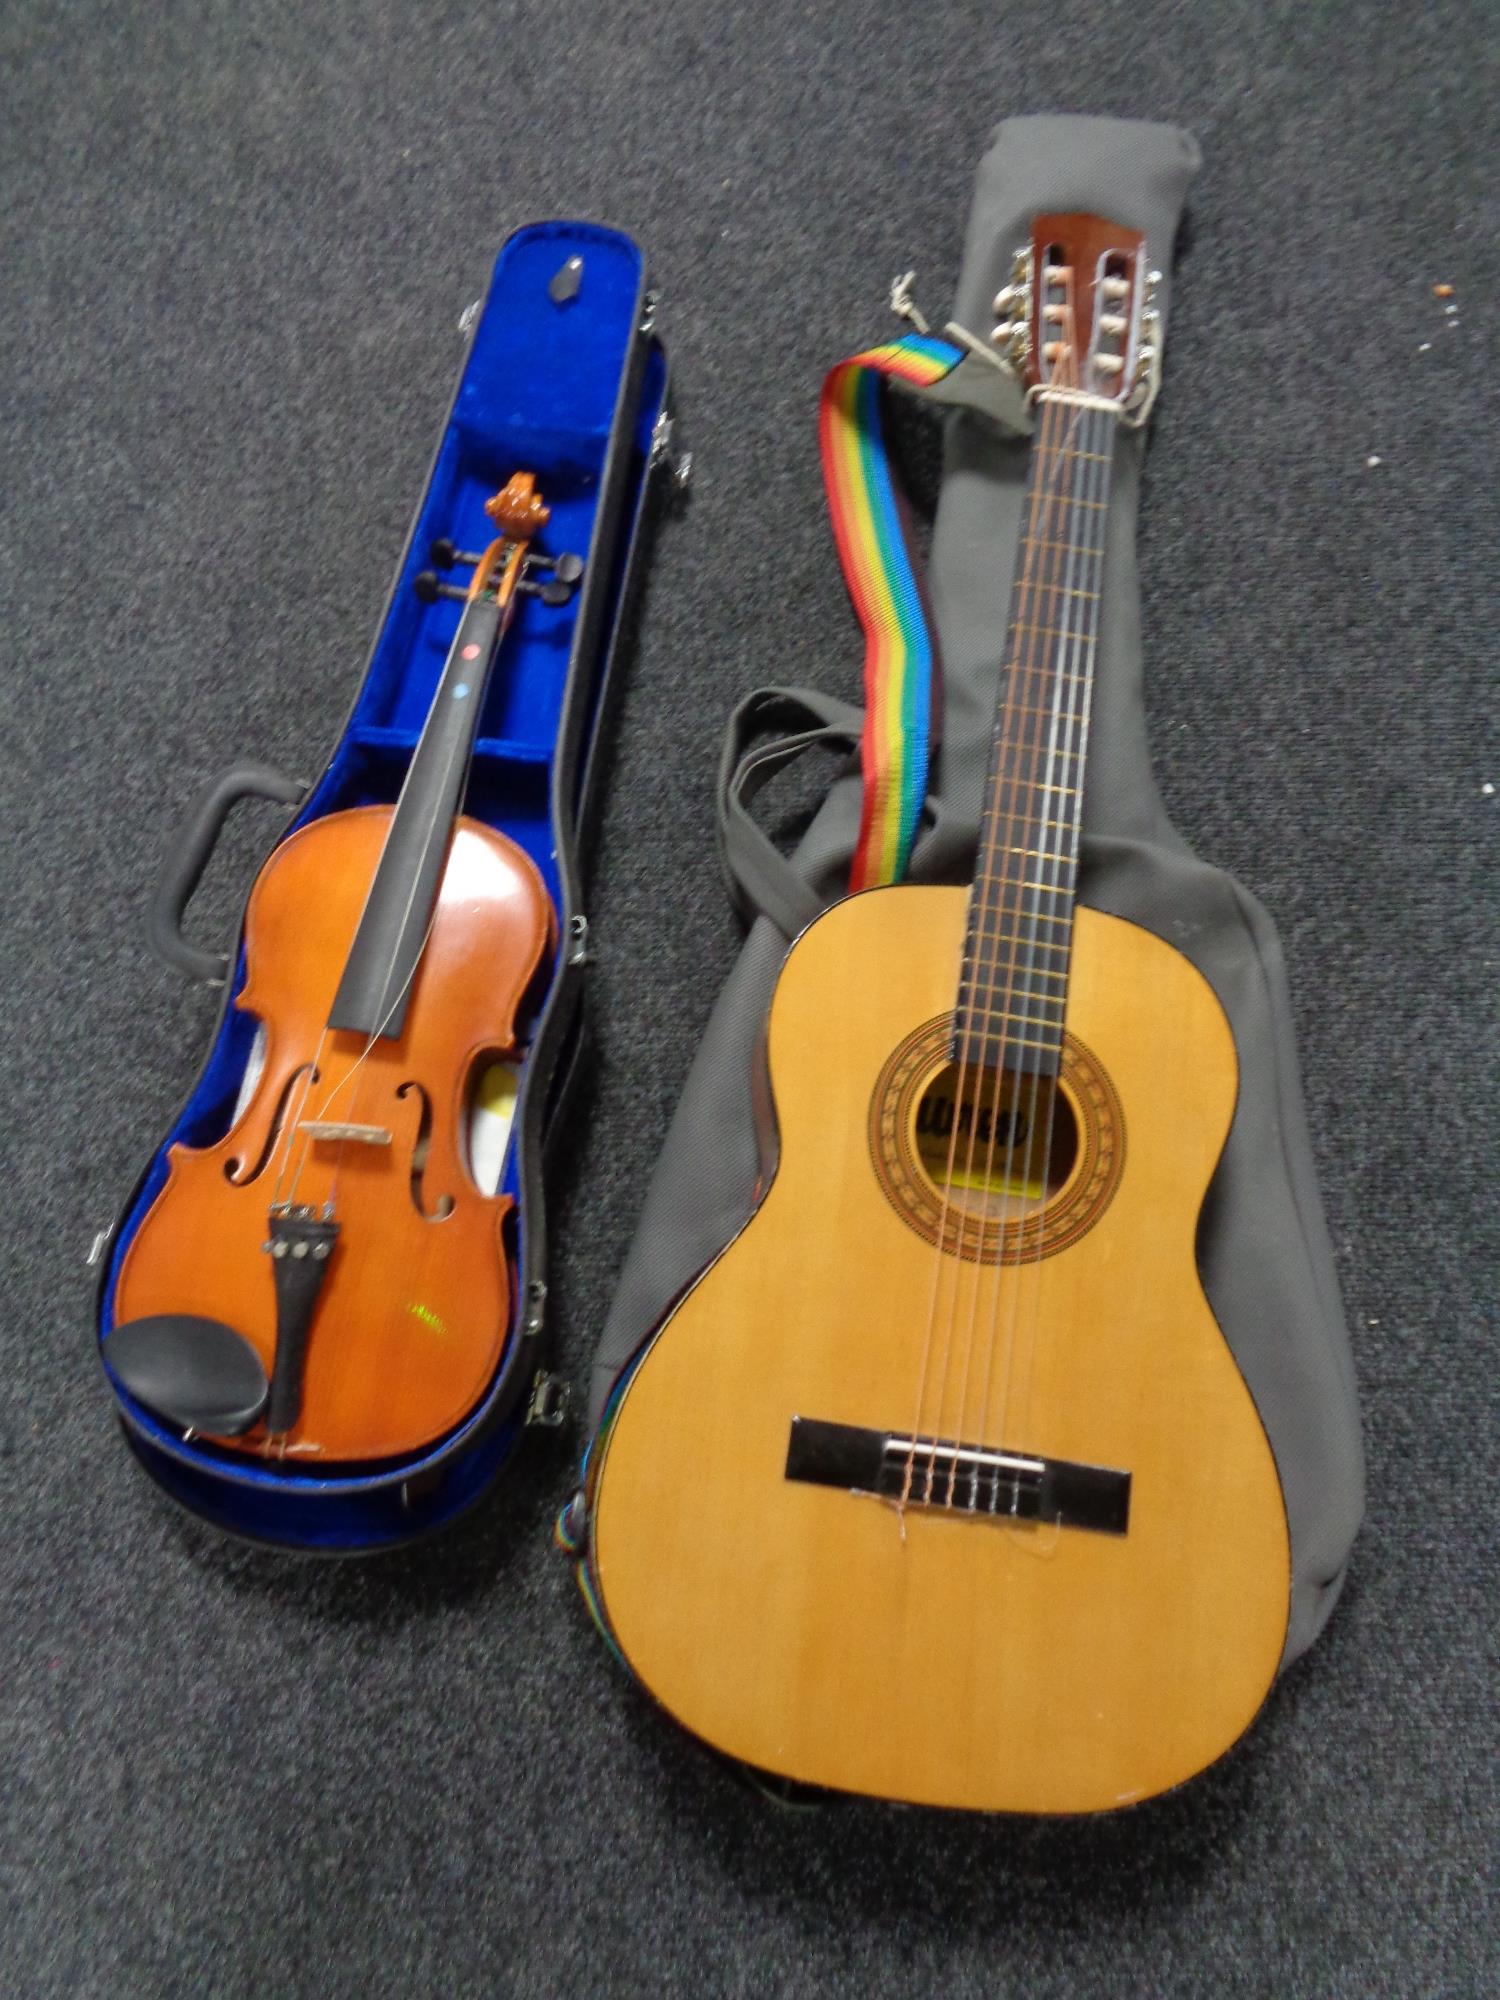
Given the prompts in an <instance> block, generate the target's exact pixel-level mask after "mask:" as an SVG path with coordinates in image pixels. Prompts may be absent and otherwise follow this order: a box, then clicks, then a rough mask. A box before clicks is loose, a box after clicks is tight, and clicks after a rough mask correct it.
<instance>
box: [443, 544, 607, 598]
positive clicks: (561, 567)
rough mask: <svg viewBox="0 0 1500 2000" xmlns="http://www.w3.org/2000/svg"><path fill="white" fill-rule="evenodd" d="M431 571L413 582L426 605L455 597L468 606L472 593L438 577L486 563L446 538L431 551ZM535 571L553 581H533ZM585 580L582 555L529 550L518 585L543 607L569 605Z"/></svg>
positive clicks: (517, 586) (518, 588)
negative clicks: (460, 567) (459, 567)
mask: <svg viewBox="0 0 1500 2000" xmlns="http://www.w3.org/2000/svg"><path fill="white" fill-rule="evenodd" d="M427 559H428V561H429V562H430V563H431V564H432V568H431V569H424V570H423V571H422V572H421V573H420V574H419V575H418V576H417V577H416V578H415V579H414V581H413V585H412V588H413V589H414V590H415V591H416V593H417V596H418V597H419V598H420V599H421V600H422V602H423V603H424V604H435V603H436V602H437V600H438V598H440V597H452V598H455V599H457V600H458V601H459V602H460V603H463V602H467V600H468V598H469V595H470V592H469V591H468V590H466V589H465V588H463V586H462V585H460V584H456V583H444V582H443V580H442V578H441V577H440V576H439V575H438V573H437V572H438V571H439V570H440V569H452V568H453V567H454V565H455V564H463V565H464V566H465V567H467V568H470V569H474V568H477V567H478V565H479V564H480V563H481V562H483V560H484V558H483V556H481V555H476V554H474V553H473V552H472V551H470V550H468V549H460V548H455V547H454V545H453V543H452V542H451V541H450V540H449V539H448V537H447V536H446V535H441V536H439V537H438V539H437V540H436V541H435V542H434V543H433V544H432V546H431V547H430V548H429V549H428V551H427ZM532 570H550V571H551V572H552V574H551V577H550V578H549V579H548V581H547V582H545V583H539V582H536V581H534V580H533V579H532V576H531V571H532ZM582 576H583V557H582V556H578V555H560V556H549V555H543V554H542V553H541V552H540V551H539V550H538V551H535V552H533V551H532V550H530V549H528V550H527V552H526V555H525V558H524V562H523V573H522V577H521V580H520V582H519V583H518V584H517V585H516V589H517V591H519V592H523V593H524V594H525V595H526V596H528V597H539V598H540V599H541V600H542V602H543V604H566V603H567V602H568V600H569V598H571V597H572V595H573V592H574V591H575V590H576V589H577V587H578V584H579V580H580V579H581V577H582Z"/></svg>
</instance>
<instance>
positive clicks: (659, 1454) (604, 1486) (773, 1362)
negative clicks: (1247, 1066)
mask: <svg viewBox="0 0 1500 2000" xmlns="http://www.w3.org/2000/svg"><path fill="white" fill-rule="evenodd" d="M966 893H967V892H966V891H964V890H962V889H943V888H914V887H901V888H889V889H880V890H874V891H871V892H869V893H867V894H864V895H860V896H856V897H853V898H850V899H849V900H848V901H845V902H843V903H840V904H838V905H836V906H835V907H834V908H833V909H832V910H830V911H829V912H828V913H827V914H826V915H825V916H823V917H822V918H821V919H819V920H818V921H817V922H816V923H814V924H813V925H812V926H811V927H810V928H809V930H807V931H806V932H805V933H804V934H803V936H802V937H801V939H800V940H799V941H798V942H797V944H796V945H795V946H794V948H793V949H792V951H791V953H790V955H789V956H788V959H787V961H786V965H785V967H784V969H783V972H782V975H781V978H780V982H779V984H778V987H777V990H776V994H775V998H774V1002H773V1005H772V1009H771V1014H770V1021H769V1029H768V1065H769V1075H770V1086H771V1093H772V1097H773V1099H774V1105H775V1111H776V1117H777V1125H778V1132H779V1160H778V1164H777V1166H776V1168H775V1172H774V1177H773V1178H772V1179H771V1181H770V1184H769V1186H768V1188H767V1189H766V1192H765V1195H764V1199H763V1200H762V1202H761V1204H760V1206H759V1208H758V1209H757V1211H756V1212H755V1214H754V1216H753V1217H752V1219H751V1220H750V1222H749V1223H748V1224H747V1226H746V1227H745V1228H744V1230H743V1231H742V1232H741V1234H740V1235H739V1236H738V1237H737V1238H736V1239H735V1241H734V1242H733V1243H731V1244H730V1246H729V1247H728V1248H727V1249H726V1250H725V1251H724V1252H723V1254H722V1255H721V1256H720V1257H719V1258H718V1260H717V1261H716V1262H715V1263H714V1264H713V1265H712V1266H710V1267H709V1269H708V1270H707V1271H706V1272H705V1273H704V1275H703V1276H702V1277H701V1278H700V1279H699V1280H698V1281H697V1283H696V1284H695V1285H694V1286H693V1288H692V1289H691V1290H690V1291H689V1292H688V1293H687V1294H686V1295H685V1296H684V1297H683V1298H682V1299H681V1300H680V1302H679V1303H678V1305H677V1306H676V1308H675V1309H674V1310H673V1312H672V1313H671V1315H670V1316H669V1317H668V1318H667V1320H666V1321H665V1322H664V1323H663V1325H662V1326H661V1328H660V1329H659V1330H658V1332H657V1334H656V1336H655V1337H654V1339H653V1340H652V1342H651V1344H650V1345H649V1346H648V1347H647V1349H646V1350H645V1352H644V1354H643V1356H642V1358H641V1360H640V1361H639V1363H638V1365H637V1366H636V1368H635V1371H634V1373H633V1375H632V1376H631V1377H630V1378H629V1381H628V1384H627V1386H626V1387H625V1389H624V1391H623V1394H622V1398H621V1401H620V1403H619V1405H618V1408H617V1410H616V1413H615V1415H614V1417H613V1421H612V1425H611V1427H610V1428H609V1429H608V1431H607V1433H606V1434H605V1436H604V1437H603V1438H602V1439H601V1443H600V1446H599V1447H598V1449H597V1451H596V1471H595V1487H594V1494H593V1510H592V1519H593V1529H592V1544H591V1549H590V1559H591V1563H592V1567H593V1573H594V1581H595V1585H596V1588H597V1591H598V1594H599V1598H600V1600H601V1604H602V1610H603V1614H604V1617H605V1619H606V1620H607V1622H608V1625H609V1627H610V1630H611V1631H612V1633H613V1635H614V1637H615V1639H616V1641H617V1642H618V1644H619V1646H620V1648H621V1649H622V1651H623V1652H624V1654H625V1657H626V1659H627V1660H628V1662H629V1663H630V1665H631V1666H632V1668H633V1669H634V1671H635V1672H636V1674H637V1675H638V1676H639V1677H640V1679H641V1680H642V1681H643V1682H644V1683H645V1685H646V1686H647V1688H648V1689H649V1690H650V1691H651V1692H652V1693H653V1694H654V1695H655V1697H656V1698H657V1699H658V1700H659V1701H660V1702H661V1703H662V1704H663V1705H664V1706H665V1707H666V1708H667V1709H668V1710H669V1711H670V1712H671V1713H672V1714H674V1715H675V1716H676V1717H677V1718H678V1719H679V1720H680V1721H682V1722H683V1723H684V1724H686V1725H687V1727H688V1728H690V1729H691V1730H693V1731H694V1732H695V1733H696V1734H698V1735H699V1736H700V1737H703V1738H704V1739H706V1740H707V1741H708V1742H709V1743H711V1744H713V1745H715V1746H716V1747H717V1748H719V1749H720V1750H723V1751H725V1752H728V1753H729V1754H731V1755H732V1756H734V1757H736V1758H738V1759H741V1760H743V1761H744V1762H745V1763H747V1764H750V1765H753V1766H755V1767H758V1768H760V1769H762V1770H765V1771H768V1772H775V1773H778V1774H782V1775H785V1776H787V1777H790V1778H794V1779H799V1780H802V1781H805V1782H808V1783H812V1784H817V1785H823V1786H829V1787H834V1788H837V1789H841V1790H846V1791H851V1792H860V1793H870V1794H875V1795H879V1796H883V1797H887V1798H892V1799H899V1800H909V1801H913V1802H922V1803H929V1804H935V1805H947V1806H962V1807H970V1808H978V1809H983V1810H990V1811H1022V1812H1028V1813H1074V1812H1093V1811H1102V1810H1108V1809H1111V1808H1114V1807H1117V1806H1121V1805H1124V1804H1127V1803H1129V1802H1131V1801H1134V1800H1138V1799H1142V1798H1145V1797H1148V1796H1150V1795H1151V1794H1153V1793H1157V1792H1160V1791H1163V1790H1165V1789H1166V1788H1168V1787H1170V1786H1173V1785H1176V1784H1178V1783H1180V1782H1181V1781H1183V1780H1185V1779H1187V1778H1188V1777H1190V1776H1191V1775H1193V1774H1194V1773H1195V1772H1197V1771H1200V1770H1202V1769H1203V1768H1204V1767H1205V1766H1206V1765H1208V1764H1209V1763H1211V1762H1212V1761H1213V1760H1214V1759H1215V1758H1217V1757H1218V1756H1219V1755H1220V1754H1221V1753H1222V1752H1224V1751H1225V1750H1227V1749H1228V1748H1229V1747H1230V1745H1231V1744H1233V1743H1234V1742H1235V1740H1236V1739H1237V1738H1238V1737H1239V1736H1240V1735H1241V1734H1242V1732H1243V1731H1244V1730H1245V1729H1246V1728H1247V1727H1248V1726H1249V1724H1250V1722H1251V1721H1252V1719H1253V1718H1254V1716H1255V1714H1256V1712H1257V1710H1258V1709H1259V1708H1260V1706H1261V1703H1262V1701H1263V1700H1264V1698H1265V1696H1266V1693H1267V1691H1268V1689H1269V1687H1270V1685H1271V1682H1272V1680H1273V1678H1274V1676H1275V1673H1276V1670H1277V1666H1278V1663H1279V1661H1280V1657H1281V1652H1282V1646H1283V1641H1284V1636H1285V1631H1286V1622H1287V1611H1288V1592H1289V1556H1288V1542H1287V1528H1286V1518H1285V1509H1284V1505H1283V1500H1282V1495H1281V1488H1280V1484H1279V1481H1278V1477H1277V1472H1276V1467H1275V1464H1274V1461H1273V1458H1272V1454H1271V1450H1270V1446H1269V1444H1268V1442H1267V1439H1266V1435H1265V1432H1264V1430H1263V1428H1262V1426H1261V1423H1260V1419H1259V1417H1258V1414H1257V1412H1256V1409H1255V1406H1254V1404H1253V1402H1252V1400H1251V1397H1250V1394H1249V1391H1248V1390H1247V1388H1246V1386H1245V1383H1244V1381H1243V1379H1242V1378H1241V1376H1240V1373H1239V1371H1238V1369H1237V1367H1236V1365H1235V1362H1234V1359H1233V1357H1232V1356H1231V1354H1230V1352H1229V1349H1228V1347H1227V1346H1226V1344H1225V1342H1224V1340H1223V1337H1222V1335H1221V1334H1220V1332H1219V1329H1218V1326H1217V1324H1216V1322H1215V1320H1214V1317H1213V1314H1212V1312H1211V1311H1210V1308H1209V1306H1208V1303H1207V1301H1206V1299H1205V1297H1204V1294H1203V1290H1202V1287H1201V1284H1200V1282H1199V1278H1198V1274H1197V1269H1196V1264H1195V1258H1194V1234H1195V1229H1196V1226H1197V1222H1198V1216H1199V1211H1200V1208H1201V1206H1202V1202H1203V1198H1204V1193H1205V1190H1206V1188H1207V1186H1208V1182H1209V1179H1210V1176H1211V1174H1212V1172H1213V1169H1214V1166H1215V1163H1216V1161H1217V1159H1218V1155H1219V1152H1220V1149H1221V1147H1222V1145H1223V1141H1224V1138H1225V1135H1226V1132H1227V1130H1228V1126H1229V1120H1230V1116H1231V1113H1232V1111H1233V1108H1234V1102H1235V1091H1236V1062H1235V1052H1234V1047H1233V1043H1232V1040H1231V1036H1230V1031H1229V1027H1228V1024H1227V1022H1226V1020H1225V1018H1224V1015H1223V1012H1222V1010H1221V1008H1220V1006H1219V1004H1218V1002H1217V1000H1216V998H1215V996H1214V995H1213V993H1212V992H1211V990H1210V989H1209V987H1208V985H1207V984H1206V982H1205V981H1204V980H1203V979H1202V977H1201V976H1200V975H1199V974H1198V973H1197V972H1196V971H1195V970H1194V969H1193V968H1192V967H1191V966H1190V965H1189V964H1188V963H1187V961H1186V960H1184V959H1183V958H1182V957H1181V956H1180V955H1179V954H1178V953H1176V952H1175V951H1173V950H1172V949H1171V948H1170V947H1169V946H1168V945H1166V944H1165V943H1163V942H1162V941H1161V940H1160V939H1158V938H1157V937H1155V936H1154V935H1152V934H1150V933H1148V932H1146V931H1144V930H1141V929H1138V928H1136V927H1135V926H1133V925H1130V924H1127V923H1125V922H1122V921H1120V920H1119V919H1116V918H1112V917H1108V916H1104V915H1102V914H1100V913H1098V912H1096V911H1094V910H1090V909H1087V908H1079V909H1078V910H1077V912H1076V928H1075V939H1074V950H1073V964H1072V971H1071V979H1070V984H1069V989H1068V1001H1067V1016H1066V1029H1067V1038H1068V1039H1067V1047H1068V1055H1067V1058H1066V1060H1065V1064H1064V1070H1063V1094H1064V1097H1065V1098H1066V1099H1067V1101H1068V1103H1069V1105H1070V1107H1071V1110H1072V1112H1073V1114H1074V1117H1075V1120H1076V1126H1077V1132H1078V1142H1077V1146H1076V1160H1075V1164H1074V1166H1073V1168H1072V1169H1071V1171H1070V1177H1069V1180H1068V1182H1067V1184H1066V1185H1064V1186H1062V1187H1061V1188H1060V1189H1059V1190H1057V1191H1056V1192H1055V1193H1054V1194H1053V1195H1052V1196H1050V1197H1049V1198H1048V1200H1047V1202H1046V1203H1045V1206H1044V1207H1043V1208H1041V1209H1040V1210H1038V1211H1037V1212H1036V1213H1034V1214H1032V1215H1031V1217H1030V1220H1029V1221H1026V1222H1024V1223H1023V1222H1021V1221H1019V1220H1018V1221H1017V1222H1015V1224H1014V1225H1013V1226H1011V1238H1012V1239H1013V1240H1012V1242H1011V1249H1010V1251H1009V1252H1007V1249H1006V1241H1007V1239H1006V1236H1005V1231H1004V1229H1003V1228H1002V1229H1001V1232H1000V1235H999V1237H998V1238H993V1239H992V1240H991V1241H990V1242H989V1243H988V1246H986V1242H985V1240H984V1239H983V1235H982V1232H981V1233H980V1234H978V1235H976V1236H975V1237H973V1238H972V1240H969V1241H967V1242H966V1243H965V1245H964V1246H963V1253H962V1254H958V1255H955V1254H954V1251H953V1249H952V1248H949V1249H947V1250H945V1251H943V1252H939V1251H938V1250H937V1249H936V1248H935V1242H934V1239H933V1234H932V1231H931V1228H930V1226H928V1225H930V1221H931V1212H932V1211H931V1196H932V1190H931V1189H925V1190H924V1188H923V1187H922V1186H921V1185H920V1184H919V1183H920V1181H921V1175H920V1171H915V1172H914V1170H913V1165H912V1162H913V1160H914V1158H915V1157H916V1155H915V1151H914V1140H913V1136H912V1129H911V1128H912V1122H913V1120H914V1119H915V1117H916V1116H917V1113H916V1110H915V1105H916V1103H917V1101H918V1097H919V1094H920V1086H921V1083H922V1077H923V1074H924V1065H925V1066H926V1071H925V1073H926V1074H929V1075H930V1074H932V1073H935V1071H936V1070H937V1069H938V1068H939V1067H941V1065H942V1063H943V1061H944V1050H945V1045H946V1044H945V1024H946V1023H947V1021H948V1020H949V1019H950V1018H951V1014H950V1010H951V1008H952V1004H953V990H952V968H953V966H954V964H955V962H956V961H957V958H958V956H959V954H960V951H961V948H962V942H963V933H964V921H965V905H966ZM934 1024H935V1025H934ZM924 1218H925V1221H924ZM924 1227H926V1229H927V1233H926V1234H924ZM939 1228H941V1224H940V1225H939ZM1028 1231H1029V1232H1030V1234H1029V1235H1028V1234H1027V1232H1028ZM1049 1232H1050V1233H1049ZM1039 1249H1040V1251H1041V1252H1042V1254H1039V1255H1038V1254H1036V1253H1037V1251H1038V1250H1039ZM1015 1255H1019V1256H1020V1259H1021V1261H1019V1262H1017V1261H1007V1256H1015ZM987 1259H988V1261H987ZM935 1261H940V1262H941V1264H942V1267H943V1268H942V1270H941V1271H940V1272H938V1273H937V1274H936V1275H937V1277H938V1278H939V1279H940V1283H939V1284H938V1286H937V1290H938V1293H939V1297H940V1309H939V1311H938V1313H937V1316H936V1323H935V1340H934V1342H933V1345H932V1350H931V1354H930V1357H929V1359H930V1363H931V1365H930V1367H929V1368H928V1370H927V1374H926V1378H925V1379H926V1391H925V1400H923V1401H921V1402H919V1388H920V1387H921V1385H922V1383H923V1380H924V1374H923V1360H924V1337H925V1336H926V1335H927V1334H928V1331H929V1326H930V1324H932V1301H933V1298H934V1287H935V1270H934V1266H935ZM939 1358H941V1359H942V1362H943V1364H944V1368H945V1377H944V1383H943V1386H942V1389H941V1392H940V1393H939V1392H938V1390H937V1388H936V1382H937V1365H938V1359H939ZM919 1411H920V1415H919ZM809 1423H812V1424H827V1425H834V1426H842V1427H847V1434H848V1435H849V1436H854V1435H855V1434H858V1435H860V1436H870V1435H873V1436H883V1435H885V1434H891V1433H893V1434H898V1435H901V1434H906V1435H908V1436H914V1435H916V1434H917V1433H919V1432H925V1433H929V1434H931V1435H933V1436H941V1437H945V1438H948V1439H950V1440H956V1441H958V1442H960V1443H965V1444H977V1445H980V1446H983V1447H987V1448H994V1449H998V1450H1002V1451H1004V1452H1008V1453H1014V1454H1026V1455H1035V1456H1036V1457H1037V1458H1038V1459H1039V1460H1045V1461H1046V1462H1047V1463H1049V1464H1052V1463H1054V1462H1055V1463H1057V1464H1060V1465H1071V1466H1073V1467H1075V1468H1076V1467H1084V1468H1108V1469H1110V1472H1111V1474H1112V1475H1114V1476H1115V1484H1114V1486H1113V1487H1112V1488H1111V1491H1112V1492H1114V1493H1115V1494H1116V1496H1119V1495H1120V1494H1122V1493H1123V1492H1124V1488H1122V1487H1121V1486H1120V1484H1119V1478H1118V1475H1121V1474H1123V1475H1128V1521H1127V1522H1126V1523H1125V1525H1124V1526H1123V1531H1121V1528H1120V1523H1119V1522H1118V1521H1117V1522H1115V1523H1114V1524H1113V1529H1112V1531H1101V1530H1100V1528H1099V1526H1098V1525H1093V1526H1089V1525H1084V1526H1079V1525H1072V1524H1070V1523H1069V1522H1067V1521H1058V1520H1055V1519H1054V1520H1041V1519H1025V1518H1020V1517H1019V1516H1014V1515H1007V1514H1006V1513H1004V1512H1003V1511H1002V1512H999V1513H996V1512H995V1511H993V1510H991V1511H989V1512H986V1511H985V1510H984V1509H982V1508H979V1509H976V1508H974V1507H972V1506H965V1505H962V1504H959V1505H956V1506H953V1505H950V1506H940V1505H921V1504H916V1501H917V1499H918V1498H919V1497H920V1496H919V1493H917V1492H913V1493H912V1494H909V1495H908V1496H907V1499H908V1504H904V1505H901V1504H897V1500H896V1499H893V1498H892V1497H891V1495H890V1494H889V1493H887V1495H886V1497H884V1498H882V1497H880V1496H879V1494H878V1492H875V1491H871V1490H866V1488H865V1487H862V1488H861V1489H860V1490H857V1491H855V1490H850V1488H849V1486H848V1485H847V1484H846V1485H843V1486H840V1485H839V1484H837V1483H836V1481H827V1482H823V1483H820V1482H819V1481H817V1480H814V1479H808V1478H803V1477H797V1478H793V1477H789V1476H788V1467H789V1452H790V1451H791V1449H792V1440H793V1432H794V1429H795V1428H796V1427H797V1426H798V1425H799V1424H800V1425H801V1426H804V1427H805V1426H807V1425H808V1424H809ZM806 1434H807V1433H806V1432H805V1431H804V1435H806ZM840 1435H844V1433H843V1432H840ZM917 1484H918V1487H920V1480H919V1481H918V1482H917ZM998 1490H999V1489H998V1487H997V1488H995V1489H993V1491H998Z"/></svg>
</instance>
